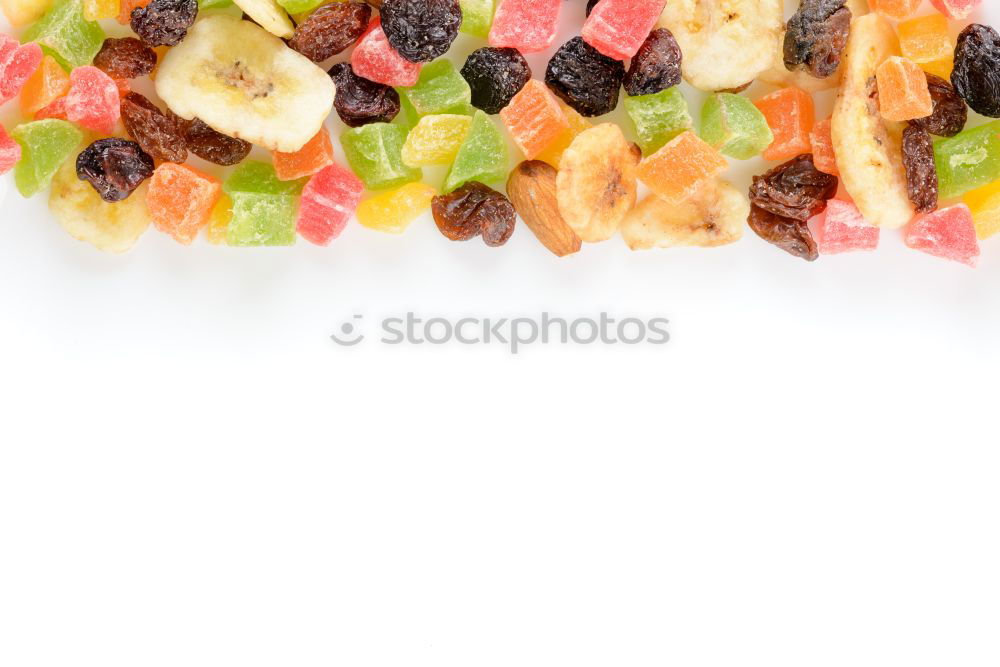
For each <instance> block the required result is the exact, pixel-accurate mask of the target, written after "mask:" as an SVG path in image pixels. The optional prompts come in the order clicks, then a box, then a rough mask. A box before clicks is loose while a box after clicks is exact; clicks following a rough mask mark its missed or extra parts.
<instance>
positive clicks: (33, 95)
mask: <svg viewBox="0 0 1000 667" xmlns="http://www.w3.org/2000/svg"><path fill="white" fill-rule="evenodd" d="M68 92H69V74H67V73H66V70H64V69H63V68H62V66H61V65H60V64H59V63H57V62H56V59H55V58H53V57H52V56H45V57H44V58H42V64H41V65H39V66H38V69H36V70H35V73H34V74H32V75H31V78H30V79H28V80H27V82H25V84H24V87H23V88H21V113H22V114H23V115H24V116H25V117H26V118H31V117H32V116H34V115H35V113H37V112H38V111H41V110H42V109H44V108H45V107H47V106H49V105H50V104H52V103H53V102H55V101H56V100H57V99H59V98H60V97H62V96H63V95H65V94H66V93H68Z"/></svg>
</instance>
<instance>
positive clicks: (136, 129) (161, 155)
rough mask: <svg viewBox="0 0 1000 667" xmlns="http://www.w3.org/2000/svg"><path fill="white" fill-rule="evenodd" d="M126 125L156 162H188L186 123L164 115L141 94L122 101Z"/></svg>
mask: <svg viewBox="0 0 1000 667" xmlns="http://www.w3.org/2000/svg"><path fill="white" fill-rule="evenodd" d="M122 123H124V124H125V130H126V131H127V132H128V134H129V136H130V137H132V138H133V139H135V141H136V143H138V144H139V145H140V146H141V147H142V150H144V151H146V152H147V153H149V154H150V155H151V156H153V157H154V158H155V159H157V160H163V161H164V162H177V163H178V164H180V163H182V162H184V161H185V160H187V156H188V151H187V140H186V139H184V132H183V130H184V125H183V124H182V123H183V122H182V121H180V119H179V118H177V116H175V115H173V114H167V113H163V112H162V111H160V109H159V107H157V106H156V105H155V104H153V103H152V102H150V101H149V100H148V99H146V98H145V97H143V96H142V95H140V94H139V93H129V94H128V95H126V96H125V97H124V98H123V99H122Z"/></svg>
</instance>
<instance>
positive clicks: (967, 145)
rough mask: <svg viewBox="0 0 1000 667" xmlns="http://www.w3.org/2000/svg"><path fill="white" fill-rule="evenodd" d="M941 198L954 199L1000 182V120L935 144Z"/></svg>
mask: <svg viewBox="0 0 1000 667" xmlns="http://www.w3.org/2000/svg"><path fill="white" fill-rule="evenodd" d="M934 163H935V164H936V165H937V173H938V187H939V188H940V194H941V199H954V198H955V197H960V196H962V195H964V194H965V193H966V192H969V191H970V190H975V189H976V188H979V187H982V186H984V185H989V184H990V183H992V182H993V181H996V180H998V179H1000V120H996V121H993V122H992V123H987V124H986V125H980V126H979V127H974V128H972V129H971V130H966V131H965V132H962V133H960V134H957V135H955V136H954V137H951V138H950V139H941V140H940V141H937V142H935V143H934Z"/></svg>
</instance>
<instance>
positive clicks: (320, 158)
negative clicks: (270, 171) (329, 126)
mask: <svg viewBox="0 0 1000 667" xmlns="http://www.w3.org/2000/svg"><path fill="white" fill-rule="evenodd" d="M273 159H274V173H275V174H276V175H277V176H278V180H279V181H295V180H298V179H300V178H305V177H306V176H312V175H313V174H315V173H316V172H317V171H320V170H322V169H323V168H324V167H329V166H330V165H331V164H333V143H331V141H330V133H329V132H327V131H326V128H325V127H321V128H319V132H317V133H316V136H314V137H313V138H312V139H310V140H309V141H308V142H307V143H306V145H305V146H303V147H302V148H300V149H299V150H297V151H295V152H294V153H282V152H281V151H275V152H274V155H273Z"/></svg>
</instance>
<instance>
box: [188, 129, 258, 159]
mask: <svg viewBox="0 0 1000 667" xmlns="http://www.w3.org/2000/svg"><path fill="white" fill-rule="evenodd" d="M181 122H182V123H183V124H184V125H185V127H184V140H185V141H186V142H187V147H188V150H189V151H191V152H192V153H194V154H195V155H197V156H198V157H200V158H201V159H202V160H208V161H209V162H211V163H213V164H218V165H222V166H223V167H228V166H230V165H234V164H239V163H240V162H243V160H245V159H246V157H247V155H249V154H250V149H251V148H253V146H252V145H251V144H250V143H249V142H246V141H243V140H242V139H236V138H234V137H229V136H226V135H225V134H222V133H221V132H216V131H215V130H213V129H212V128H210V127H209V126H208V125H206V124H205V123H204V122H203V121H202V120H201V119H200V118H195V119H194V120H191V121H181Z"/></svg>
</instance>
